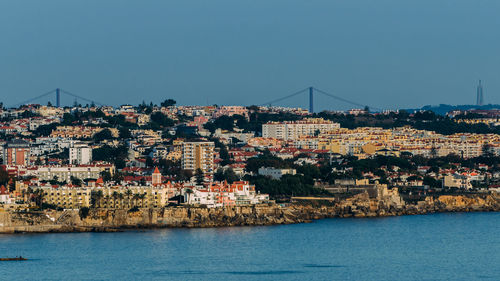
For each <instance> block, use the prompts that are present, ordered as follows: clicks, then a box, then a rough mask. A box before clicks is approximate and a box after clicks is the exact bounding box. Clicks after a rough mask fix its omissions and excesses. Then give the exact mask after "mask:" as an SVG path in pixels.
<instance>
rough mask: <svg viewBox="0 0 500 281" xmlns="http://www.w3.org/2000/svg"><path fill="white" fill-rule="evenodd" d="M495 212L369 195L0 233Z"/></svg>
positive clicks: (6, 216) (113, 216)
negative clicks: (377, 197) (406, 201)
mask: <svg viewBox="0 0 500 281" xmlns="http://www.w3.org/2000/svg"><path fill="white" fill-rule="evenodd" d="M464 211H500V195H498V194H494V195H470V196H463V195H460V196H439V197H436V198H434V197H430V196H429V197H427V198H426V199H425V200H423V201H420V202H418V203H417V204H416V205H409V204H405V203H404V202H403V201H401V200H400V199H399V198H394V197H393V196H390V197H383V198H379V199H371V198H370V197H369V196H368V194H366V193H363V194H358V195H356V196H354V197H352V198H348V199H346V200H342V201H339V202H335V201H323V200H315V201H308V200H303V201H299V202H296V203H293V204H291V205H289V206H286V207H281V206H279V205H258V206H242V207H228V208H217V209H208V208H195V207H191V208H189V207H171V208H160V209H141V210H139V211H137V212H128V211H127V210H115V209H93V210H90V212H89V214H88V215H87V216H86V217H85V218H82V217H80V214H79V213H78V211H74V210H70V211H45V212H29V213H15V212H0V233H2V232H3V233H13V232H68V231H117V230H119V229H127V228H151V227H220V226H244V225H271V224H290V223H301V222H307V221H310V220H315V219H322V218H332V217H379V216H397V215H412V214H427V213H434V212H464Z"/></svg>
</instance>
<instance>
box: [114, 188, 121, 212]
mask: <svg viewBox="0 0 500 281" xmlns="http://www.w3.org/2000/svg"><path fill="white" fill-rule="evenodd" d="M112 196H113V205H114V208H116V201H117V200H118V197H120V195H118V192H116V191H113V195H112Z"/></svg>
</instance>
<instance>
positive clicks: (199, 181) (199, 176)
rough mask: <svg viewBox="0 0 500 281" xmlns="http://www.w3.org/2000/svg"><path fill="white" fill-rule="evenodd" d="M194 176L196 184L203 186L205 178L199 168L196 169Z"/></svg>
mask: <svg viewBox="0 0 500 281" xmlns="http://www.w3.org/2000/svg"><path fill="white" fill-rule="evenodd" d="M195 176H196V183H197V184H199V185H201V184H203V181H204V179H205V176H204V174H203V171H202V170H201V169H200V168H198V169H196V173H195Z"/></svg>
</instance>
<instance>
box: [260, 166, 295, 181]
mask: <svg viewBox="0 0 500 281" xmlns="http://www.w3.org/2000/svg"><path fill="white" fill-rule="evenodd" d="M296 173H297V171H296V170H295V169H276V168H266V167H260V168H259V175H261V176H266V177H271V178H272V179H275V180H279V179H281V177H282V176H284V175H295V174H296Z"/></svg>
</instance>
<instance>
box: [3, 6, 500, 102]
mask: <svg viewBox="0 0 500 281" xmlns="http://www.w3.org/2000/svg"><path fill="white" fill-rule="evenodd" d="M498 11H500V2H498V1H493V0H484V1H472V0H454V1H453V0H438V1H436V0H434V1H431V0H422V1H412V2H410V1H398V0H379V1H371V0H353V1H326V0H312V1H295V0H294V1H292V0H288V1H284V0H279V1H278V0H268V1H262V0H258V1H237V2H234V1H229V0H213V1H200V0H194V1H175V2H174V1H148V2H147V3H144V2H134V1H117V0H111V1H96V0H89V1H81V2H77V1H74V2H69V1H62V0H57V1H34V0H31V1H22V2H21V1H2V2H1V3H0V32H1V34H2V44H0V62H1V63H0V97H1V98H0V101H2V102H4V104H5V105H6V106H8V105H11V104H16V103H18V102H21V101H23V100H26V99H28V98H31V97H34V96H37V95H40V94H42V93H44V92H46V91H49V90H51V89H54V88H57V87H60V88H63V89H66V90H68V91H71V92H73V93H75V94H78V95H81V96H84V97H87V98H89V99H92V100H95V101H98V102H102V103H106V104H112V105H118V104H125V103H129V104H138V103H140V102H142V101H143V100H144V101H146V102H149V101H153V102H154V103H157V104H159V103H160V102H161V101H162V100H164V99H166V98H173V99H175V100H177V101H178V103H179V104H201V105H205V104H227V105H232V104H241V105H251V104H261V103H265V102H268V101H270V100H273V99H276V98H280V97H282V96H286V95H288V94H291V93H293V92H296V91H297V90H300V89H303V88H305V87H308V86H315V87H317V88H319V89H322V90H324V91H327V92H330V93H332V94H335V95H338V96H341V97H343V98H346V99H350V100H354V101H356V102H358V103H362V104H367V105H370V106H373V107H378V108H388V109H395V108H415V107H421V106H423V105H428V104H431V105H437V104H442V103H444V104H474V103H475V87H476V85H477V83H478V80H479V79H481V80H482V81H483V85H484V99H485V104H488V103H493V104H494V103H497V104H498V103H500V97H499V96H498V95H497V94H496V93H498V92H499V91H500V82H499V81H498V79H496V78H497V76H498V73H499V70H500V69H499V67H500V55H499V53H498V50H499V49H500V37H498V36H495V35H496V32H497V30H496V27H498V26H499V24H500V18H499V17H498V15H497V14H498ZM33 23H35V24H33ZM73 101H74V99H69V98H68V97H63V100H62V102H63V104H72V103H73ZM81 103H84V102H81ZM307 104H308V97H307V95H305V94H304V95H301V96H300V97H295V98H293V99H291V100H289V101H287V102H283V103H282V104H280V105H283V106H302V107H305V108H306V107H307ZM351 107H352V106H350V105H347V104H342V103H339V102H337V101H335V100H333V99H330V98H328V97H322V96H321V95H316V97H315V109H316V110H318V111H319V110H324V109H332V110H337V109H347V108H351Z"/></svg>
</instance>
